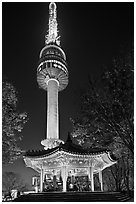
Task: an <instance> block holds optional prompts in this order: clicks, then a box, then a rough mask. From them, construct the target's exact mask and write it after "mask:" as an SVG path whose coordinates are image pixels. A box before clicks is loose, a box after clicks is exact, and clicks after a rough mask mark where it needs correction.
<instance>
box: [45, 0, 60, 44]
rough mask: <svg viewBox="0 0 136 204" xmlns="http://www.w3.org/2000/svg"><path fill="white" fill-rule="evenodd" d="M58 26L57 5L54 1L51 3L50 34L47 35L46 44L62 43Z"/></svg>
mask: <svg viewBox="0 0 136 204" xmlns="http://www.w3.org/2000/svg"><path fill="white" fill-rule="evenodd" d="M57 26H58V23H57V6H56V4H55V3H54V2H51V3H50V4H49V30H48V34H47V35H46V36H45V37H46V40H45V44H47V45H48V44H50V43H56V44H57V45H60V39H59V38H60V36H59V35H58V29H57Z"/></svg>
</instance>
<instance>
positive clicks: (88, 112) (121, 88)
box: [71, 52, 134, 190]
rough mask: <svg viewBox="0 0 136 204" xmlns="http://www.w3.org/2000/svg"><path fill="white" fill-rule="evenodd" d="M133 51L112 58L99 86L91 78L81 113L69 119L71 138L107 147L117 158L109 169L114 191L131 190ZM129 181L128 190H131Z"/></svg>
mask: <svg viewBox="0 0 136 204" xmlns="http://www.w3.org/2000/svg"><path fill="white" fill-rule="evenodd" d="M133 78H134V67H133V52H129V54H127V57H126V56H125V57H123V58H118V59H116V60H114V62H113V64H112V67H111V69H110V70H108V71H107V72H105V73H104V75H103V78H102V89H100V88H98V86H97V85H96V84H94V83H92V81H91V80H90V86H89V90H88V91H87V92H86V93H85V94H84V95H83V97H82V104H81V111H80V115H79V116H78V117H77V118H75V119H72V120H71V121H72V124H73V133H72V135H73V138H74V140H75V141H76V142H77V143H78V144H80V145H82V147H83V148H89V147H91V148H93V147H107V148H108V149H110V150H111V151H112V153H113V154H114V155H115V156H116V158H118V164H116V165H114V166H113V167H111V169H110V176H111V177H112V179H114V181H115V182H114V183H115V185H116V190H118V189H123V188H125V189H126V188H127V190H128V189H130V180H131V181H132V179H131V178H132V177H133V156H134V154H133V153H134V124H133V118H134V113H133V112H134V111H133V100H134V97H133V93H134V85H133V83H134V80H133ZM132 186H133V184H132V182H131V189H132Z"/></svg>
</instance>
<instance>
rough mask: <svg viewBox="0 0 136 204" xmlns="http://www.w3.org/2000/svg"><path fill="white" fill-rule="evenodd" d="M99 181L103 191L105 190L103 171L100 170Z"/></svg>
mask: <svg viewBox="0 0 136 204" xmlns="http://www.w3.org/2000/svg"><path fill="white" fill-rule="evenodd" d="M99 182H100V185H101V191H103V181H102V171H99Z"/></svg>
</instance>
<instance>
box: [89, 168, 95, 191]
mask: <svg viewBox="0 0 136 204" xmlns="http://www.w3.org/2000/svg"><path fill="white" fill-rule="evenodd" d="M88 171H89V172H88V177H89V180H90V181H91V191H92V192H93V191H94V177H93V167H92V166H90V167H89V168H88Z"/></svg>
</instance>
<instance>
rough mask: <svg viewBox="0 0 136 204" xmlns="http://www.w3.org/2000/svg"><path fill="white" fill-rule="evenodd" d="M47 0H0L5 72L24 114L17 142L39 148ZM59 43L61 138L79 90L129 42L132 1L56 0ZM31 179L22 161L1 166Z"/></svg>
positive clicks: (42, 124)
mask: <svg viewBox="0 0 136 204" xmlns="http://www.w3.org/2000/svg"><path fill="white" fill-rule="evenodd" d="M48 5H49V4H48V3H17V2H16V3H10V2H8V3H3V6H2V54H3V55H2V58H3V77H7V79H8V81H9V82H11V83H12V84H13V85H14V86H15V88H16V90H17V92H18V100H19V103H18V110H19V111H20V112H24V111H26V112H27V113H28V117H29V121H28V123H27V124H26V125H25V127H24V130H23V131H22V133H21V134H22V135H23V140H22V142H21V144H20V145H21V147H22V148H23V149H25V150H28V149H43V146H42V145H41V144H40V142H41V140H42V139H44V138H45V134H46V105H47V103H46V92H45V91H43V90H41V89H39V88H38V84H37V81H36V69H37V65H38V59H39V53H40V51H41V49H42V48H43V47H44V36H45V34H47V29H48ZM57 16H58V18H57V19H58V28H59V34H60V36H61V47H62V48H63V50H64V51H65V53H66V56H67V63H68V70H69V84H68V86H67V88H66V89H65V90H63V91H62V92H60V93H59V112H60V138H61V139H63V140H64V141H65V140H66V138H67V132H68V131H71V130H72V126H71V123H70V120H69V118H70V117H75V116H77V113H78V111H79V107H80V93H81V91H82V90H85V89H87V87H88V76H89V75H90V76H91V78H92V79H99V77H100V75H101V73H102V72H103V71H104V67H105V66H107V67H108V66H109V65H110V63H111V61H112V59H113V58H114V57H115V56H116V55H119V53H120V51H121V50H122V49H124V46H126V45H127V44H130V43H132V42H133V34H134V31H133V19H134V14H133V3H127V2H126V3H125V2H122V3H116V2H114V3H104V2H103V3H98V2H96V3H92V2H86V3H83V2H79V3H78V2H77V3H74V2H65V3H57ZM4 170H10V171H11V170H14V171H16V172H18V173H20V174H22V176H23V177H24V176H25V177H26V178H25V179H26V180H28V181H29V182H30V179H31V178H30V175H32V174H35V172H34V171H33V170H31V169H29V168H26V167H25V165H24V162H23V161H22V160H18V161H16V162H15V163H14V164H13V165H8V166H7V167H4Z"/></svg>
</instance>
